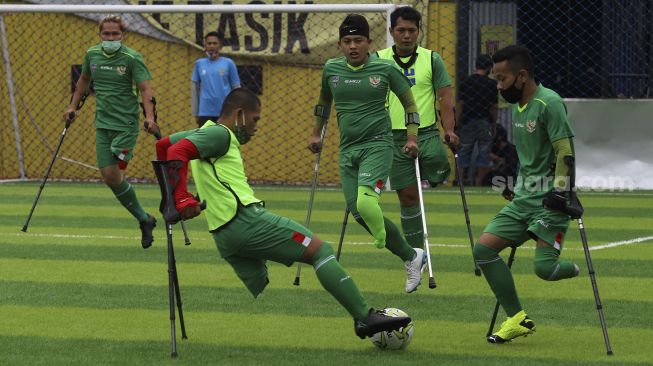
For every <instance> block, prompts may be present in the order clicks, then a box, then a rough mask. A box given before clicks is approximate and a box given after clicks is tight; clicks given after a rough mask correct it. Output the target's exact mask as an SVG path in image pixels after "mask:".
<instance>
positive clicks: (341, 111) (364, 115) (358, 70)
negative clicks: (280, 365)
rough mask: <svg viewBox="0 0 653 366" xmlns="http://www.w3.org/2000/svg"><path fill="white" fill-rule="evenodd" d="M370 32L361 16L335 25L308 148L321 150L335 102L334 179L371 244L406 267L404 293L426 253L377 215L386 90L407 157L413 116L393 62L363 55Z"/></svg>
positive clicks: (387, 146)
mask: <svg viewBox="0 0 653 366" xmlns="http://www.w3.org/2000/svg"><path fill="white" fill-rule="evenodd" d="M369 35H370V31H369V25H368V23H367V19H365V17H363V16H362V15H358V14H349V15H347V17H346V18H345V20H344V21H343V22H342V24H341V25H340V41H339V42H338V44H339V46H340V49H341V50H342V52H343V54H344V55H345V56H344V57H338V58H333V59H330V60H328V61H327V62H326V64H325V65H324V70H323V72H322V84H321V88H320V97H319V99H318V101H317V105H316V106H315V126H314V127H313V134H312V136H311V138H310V140H309V143H308V148H309V149H310V150H311V151H312V152H314V153H317V152H319V151H320V149H322V141H321V139H320V135H321V131H322V128H323V126H324V124H325V123H327V121H328V119H329V112H330V110H331V102H332V101H335V107H336V112H337V113H338V129H339V130H340V154H339V166H340V179H341V181H342V190H343V192H344V194H345V201H346V202H347V206H348V207H349V210H350V211H351V213H352V215H353V216H354V219H356V221H357V222H358V223H359V224H361V225H362V226H363V227H364V228H365V229H366V230H367V231H368V232H369V233H370V234H372V237H374V245H375V246H376V247H377V248H379V249H381V248H384V247H387V248H388V250H389V251H390V252H392V254H394V255H396V256H397V257H399V258H401V260H402V261H403V262H404V266H405V268H406V272H407V276H406V292H413V291H415V290H416V289H417V286H419V284H420V282H421V274H422V270H423V269H424V265H425V263H426V255H425V253H424V250H422V249H421V248H413V247H411V246H410V245H408V243H407V242H406V239H405V238H404V237H403V236H402V235H401V233H400V232H399V229H398V228H397V225H395V224H394V223H393V222H392V221H390V220H388V219H387V218H386V217H384V216H383V212H382V211H381V207H380V206H379V199H380V196H381V192H382V190H383V185H384V182H385V181H386V180H387V179H388V176H389V175H390V169H391V167H392V159H393V156H392V155H393V149H394V146H393V142H392V123H391V122H390V117H389V115H388V111H387V110H386V108H385V102H386V96H387V95H388V91H392V92H394V93H395V94H396V95H397V96H398V98H399V100H400V101H401V103H402V105H403V106H404V107H405V110H406V113H405V114H404V116H405V125H406V138H405V139H404V141H406V143H405V145H404V146H403V148H402V150H403V152H404V154H409V155H410V156H412V157H413V158H414V157H416V156H417V153H418V151H419V149H418V146H417V131H418V127H419V114H418V113H417V106H416V104H415V99H414V98H413V94H412V93H411V91H410V87H411V83H410V81H409V80H408V79H407V78H406V77H405V76H404V75H403V73H402V72H401V71H399V69H397V68H396V67H395V65H394V62H393V61H390V60H383V59H374V60H371V59H370V56H369V54H368V50H369V47H370V42H371V40H370V38H369Z"/></svg>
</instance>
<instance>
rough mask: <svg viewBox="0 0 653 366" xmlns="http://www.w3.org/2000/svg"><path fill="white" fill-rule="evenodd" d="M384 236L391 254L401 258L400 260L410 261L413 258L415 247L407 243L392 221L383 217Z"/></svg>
mask: <svg viewBox="0 0 653 366" xmlns="http://www.w3.org/2000/svg"><path fill="white" fill-rule="evenodd" d="M383 221H384V223H385V232H386V233H387V236H386V247H387V248H388V250H389V251H390V252H392V254H394V255H396V256H397V257H399V258H401V260H402V261H404V262H405V261H412V260H413V259H414V258H415V249H413V247H411V246H410V245H408V242H406V238H404V236H403V235H401V232H400V231H399V228H398V227H397V225H395V223H394V222H392V221H390V220H389V219H388V218H386V217H384V218H383Z"/></svg>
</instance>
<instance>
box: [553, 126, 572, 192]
mask: <svg viewBox="0 0 653 366" xmlns="http://www.w3.org/2000/svg"><path fill="white" fill-rule="evenodd" d="M552 145H553V151H554V152H555V156H556V169H555V180H554V183H553V189H555V190H558V191H567V190H569V188H570V187H569V176H570V175H571V171H570V169H571V167H569V166H567V163H566V162H565V158H566V157H569V156H570V157H572V158H575V157H574V152H573V149H572V148H571V138H563V139H560V140H556V141H553V143H552Z"/></svg>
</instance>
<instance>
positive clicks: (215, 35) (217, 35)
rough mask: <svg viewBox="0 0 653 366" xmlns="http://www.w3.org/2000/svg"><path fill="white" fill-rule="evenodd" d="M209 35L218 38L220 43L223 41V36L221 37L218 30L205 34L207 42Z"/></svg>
mask: <svg viewBox="0 0 653 366" xmlns="http://www.w3.org/2000/svg"><path fill="white" fill-rule="evenodd" d="M209 37H215V38H217V39H218V41H220V43H222V38H221V37H220V34H219V33H218V32H215V31H213V32H209V33H207V34H206V35H205V36H204V41H205V42H206V39H207V38H209Z"/></svg>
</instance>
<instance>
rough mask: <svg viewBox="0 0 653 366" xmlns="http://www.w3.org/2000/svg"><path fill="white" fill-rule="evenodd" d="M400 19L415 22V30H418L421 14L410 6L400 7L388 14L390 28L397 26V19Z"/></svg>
mask: <svg viewBox="0 0 653 366" xmlns="http://www.w3.org/2000/svg"><path fill="white" fill-rule="evenodd" d="M398 18H401V19H403V20H408V21H413V22H415V25H416V26H417V28H419V26H420V23H421V21H422V14H420V13H419V11H417V10H415V8H413V7H411V6H401V7H398V8H397V9H395V11H393V12H392V13H391V14H390V28H394V27H396V26H397V19H398Z"/></svg>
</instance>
